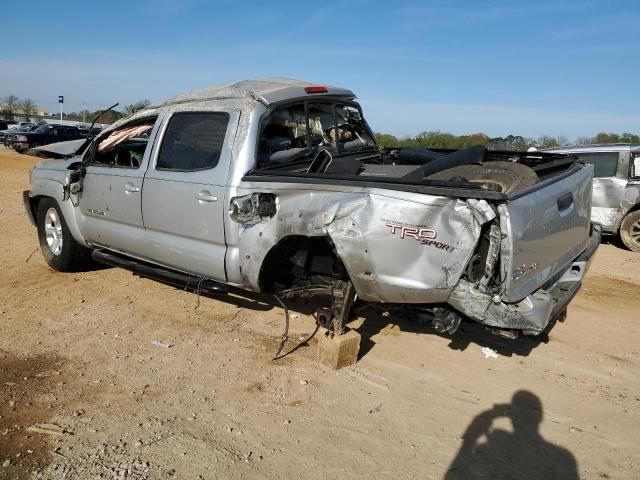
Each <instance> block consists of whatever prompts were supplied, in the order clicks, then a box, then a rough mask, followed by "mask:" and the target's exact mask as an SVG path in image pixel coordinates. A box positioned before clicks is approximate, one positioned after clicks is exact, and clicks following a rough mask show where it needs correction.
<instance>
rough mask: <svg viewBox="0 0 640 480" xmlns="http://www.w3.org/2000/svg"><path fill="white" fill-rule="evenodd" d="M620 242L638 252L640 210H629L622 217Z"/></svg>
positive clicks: (639, 250) (639, 242) (639, 247)
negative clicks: (629, 211)
mask: <svg viewBox="0 0 640 480" xmlns="http://www.w3.org/2000/svg"><path fill="white" fill-rule="evenodd" d="M620 238H621V239H622V243H624V246H625V247H627V248H628V249H629V250H631V251H632V252H640V210H636V211H635V212H631V213H629V214H627V216H626V217H624V220H623V221H622V225H620Z"/></svg>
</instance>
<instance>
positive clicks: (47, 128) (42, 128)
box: [34, 125, 53, 133]
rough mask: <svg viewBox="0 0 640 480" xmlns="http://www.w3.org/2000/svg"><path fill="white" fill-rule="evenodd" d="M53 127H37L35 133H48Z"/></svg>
mask: <svg viewBox="0 0 640 480" xmlns="http://www.w3.org/2000/svg"><path fill="white" fill-rule="evenodd" d="M52 128H53V127H52V126H51V125H40V126H39V127H37V128H36V129H35V130H34V132H35V133H47V132H48V131H49V130H51V129H52Z"/></svg>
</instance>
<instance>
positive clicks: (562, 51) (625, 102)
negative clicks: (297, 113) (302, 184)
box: [0, 0, 640, 138]
mask: <svg viewBox="0 0 640 480" xmlns="http://www.w3.org/2000/svg"><path fill="white" fill-rule="evenodd" d="M5 10H9V11H11V12H13V13H12V14H11V15H10V16H9V17H6V19H5V20H3V27H2V38H3V40H4V42H3V43H4V47H3V49H2V54H0V97H3V96H5V95H8V94H11V93H13V94H15V95H18V96H19V97H30V98H32V99H33V100H34V101H36V103H38V104H39V105H42V106H43V107H45V108H46V109H48V110H52V111H57V108H58V105H57V103H56V101H57V96H58V95H65V100H66V104H65V109H67V110H68V111H71V110H81V109H83V108H88V109H91V110H94V109H97V108H99V107H100V105H110V104H112V103H114V102H116V101H118V102H120V104H121V105H124V104H127V103H132V102H134V101H136V100H139V99H141V98H148V99H150V100H152V101H159V100H162V99H164V98H167V97H170V96H173V95H175V94H178V93H182V92H185V91H188V90H192V89H194V88H199V87H203V86H207V85H212V84H218V83H225V82H230V81H234V80H238V79H244V78H258V77H265V76H287V77H294V78H302V79H308V80H312V81H317V82H318V83H327V84H332V85H339V86H344V87H348V88H351V89H352V90H354V91H355V92H356V94H357V95H358V97H359V99H360V101H361V103H362V105H363V108H364V111H365V115H366V116H367V117H368V119H369V123H371V125H372V126H373V128H374V129H375V130H376V131H382V132H388V133H393V134H396V135H409V134H415V133H418V132H420V131H424V130H442V131H449V132H452V133H456V134H463V133H474V132H485V133H487V134H489V135H492V136H497V135H506V134H509V133H513V134H522V135H527V136H538V135H541V134H551V135H565V136H568V137H570V138H575V137H577V136H582V135H592V134H595V133H596V132H598V131H602V130H608V131H617V132H622V131H628V132H632V133H640V109H639V108H638V107H639V106H640V96H639V95H638V84H639V83H640V62H639V60H640V2H639V1H637V0H635V1H631V0H627V1H625V0H611V1H604V0H601V1H600V0H582V1H572V0H557V1H546V0H540V1H518V0H511V1H486V2H483V1H479V0H478V1H474V0H464V1H453V0H452V1H428V0H427V1H423V2H403V1H371V2H367V1H328V0H325V1H316V2H301V1H298V2H282V1H256V2H240V1H218V2H213V1H196V0H182V1H170V0H154V1H131V2H124V1H123V2H119V1H115V0H102V1H101V2H98V1H90V0H85V1H82V2H74V1H65V2H52V1H46V2H45V1H38V0H34V1H32V2H18V3H15V2H14V3H10V4H8V5H6V6H5ZM3 17H4V15H3ZM9 18H10V20H8V19H9Z"/></svg>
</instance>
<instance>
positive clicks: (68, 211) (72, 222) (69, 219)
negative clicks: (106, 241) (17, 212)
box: [29, 195, 89, 247]
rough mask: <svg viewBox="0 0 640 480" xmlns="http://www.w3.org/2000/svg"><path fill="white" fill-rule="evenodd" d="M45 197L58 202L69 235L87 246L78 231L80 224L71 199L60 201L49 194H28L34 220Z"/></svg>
mask: <svg viewBox="0 0 640 480" xmlns="http://www.w3.org/2000/svg"><path fill="white" fill-rule="evenodd" d="M45 198H50V199H51V200H53V201H55V202H56V203H57V204H58V207H59V208H60V211H61V212H62V215H63V216H64V220H65V222H66V223H67V227H69V232H70V233H71V236H72V237H73V238H74V240H75V241H76V242H78V243H79V244H80V245H82V246H83V247H88V246H89V245H88V244H87V242H86V240H85V239H84V236H83V235H82V233H81V231H80V226H79V224H78V218H77V215H76V208H75V207H74V206H73V204H72V203H71V201H69V200H65V201H60V200H59V199H58V198H56V197H54V196H50V195H35V196H33V197H31V196H30V197H29V208H30V209H31V214H32V215H33V218H34V220H35V219H37V213H38V205H39V204H40V202H41V201H42V200H43V199H45ZM36 221H37V220H36Z"/></svg>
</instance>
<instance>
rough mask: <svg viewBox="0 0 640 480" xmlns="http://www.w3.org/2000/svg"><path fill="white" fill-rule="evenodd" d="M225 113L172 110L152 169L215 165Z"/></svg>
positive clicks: (225, 119) (227, 119) (222, 142)
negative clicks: (154, 167)
mask: <svg viewBox="0 0 640 480" xmlns="http://www.w3.org/2000/svg"><path fill="white" fill-rule="evenodd" d="M228 124H229V115H228V114H227V113H224V112H199V113H191V112H189V113H176V114H175V115H173V116H172V117H171V120H169V125H168V126H167V131H166V133H165V135H164V139H163V140H162V146H161V147H160V154H159V155H158V162H157V164H156V169H158V170H179V171H185V172H189V171H194V170H205V169H209V168H214V167H215V166H216V165H218V161H219V160H220V155H221V153H222V147H223V145H224V137H225V134H226V132H227V125H228Z"/></svg>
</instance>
